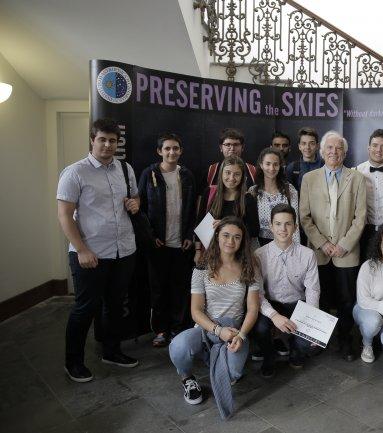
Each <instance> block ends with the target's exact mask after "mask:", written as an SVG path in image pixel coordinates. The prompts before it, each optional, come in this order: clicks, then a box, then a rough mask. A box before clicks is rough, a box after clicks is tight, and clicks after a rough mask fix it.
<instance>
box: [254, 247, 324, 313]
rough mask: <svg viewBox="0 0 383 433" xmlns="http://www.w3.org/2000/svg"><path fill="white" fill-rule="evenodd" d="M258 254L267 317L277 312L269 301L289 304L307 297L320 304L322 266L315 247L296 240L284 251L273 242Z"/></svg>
mask: <svg viewBox="0 0 383 433" xmlns="http://www.w3.org/2000/svg"><path fill="white" fill-rule="evenodd" d="M255 253H256V255H257V256H258V258H259V260H260V262H261V268H262V275H263V280H264V281H263V282H264V293H263V294H262V296H261V308H260V310H261V313H262V314H263V315H264V316H266V317H269V318H271V317H273V316H274V315H275V314H276V313H277V311H276V310H275V309H274V308H273V307H272V306H271V305H270V303H269V301H268V300H271V301H277V302H281V303H289V304H290V303H293V302H297V301H299V300H305V301H306V302H307V303H308V304H310V305H313V306H314V307H318V306H319V295H320V286H319V277H318V266H317V260H316V257H315V253H314V251H313V250H311V249H310V248H307V247H305V246H303V245H300V244H298V243H296V242H293V243H292V244H291V245H290V246H289V247H288V248H287V249H286V250H281V249H280V248H279V247H278V245H277V244H276V243H275V241H272V242H270V243H269V244H267V245H264V246H263V247H261V248H259V249H258V250H256V252H255Z"/></svg>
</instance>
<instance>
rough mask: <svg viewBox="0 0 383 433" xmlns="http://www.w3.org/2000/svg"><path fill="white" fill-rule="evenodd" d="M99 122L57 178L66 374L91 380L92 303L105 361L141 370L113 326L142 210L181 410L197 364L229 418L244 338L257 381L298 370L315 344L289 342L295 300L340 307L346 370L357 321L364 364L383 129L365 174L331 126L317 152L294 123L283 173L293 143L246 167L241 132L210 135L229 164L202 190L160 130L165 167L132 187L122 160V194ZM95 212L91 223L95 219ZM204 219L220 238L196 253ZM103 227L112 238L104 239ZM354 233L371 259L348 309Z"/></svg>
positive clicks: (194, 397) (377, 319) (371, 321)
mask: <svg viewBox="0 0 383 433" xmlns="http://www.w3.org/2000/svg"><path fill="white" fill-rule="evenodd" d="M97 122H98V123H97ZM97 122H95V124H94V125H93V129H92V132H91V146H92V149H91V152H90V154H89V155H88V157H87V158H85V159H84V160H81V161H79V162H78V163H75V164H73V165H71V166H69V167H67V168H66V169H65V170H64V171H63V173H62V174H61V176H60V181H59V187H58V194H57V198H58V202H59V219H60V223H61V226H62V228H63V230H64V233H65V234H66V236H67V237H68V239H69V241H70V243H71V246H70V251H71V252H70V264H71V268H72V274H73V279H74V288H75V295H76V303H75V306H74V308H73V310H72V312H71V315H70V317H69V320H68V326H67V338H66V365H65V368H66V372H67V374H68V376H69V377H70V378H71V379H72V380H75V381H78V382H85V381H88V380H91V379H92V378H93V376H92V374H91V372H90V371H89V370H88V369H87V368H86V367H85V364H84V346H85V339H86V334H87V332H88V329H89V327H90V324H91V321H92V317H93V315H94V312H95V309H96V305H97V304H99V303H100V302H101V301H102V302H103V305H104V314H103V317H104V322H105V323H104V325H105V326H104V338H103V348H104V355H103V361H104V362H107V363H111V364H116V365H120V366H124V367H134V366H136V365H137V364H138V362H137V360H135V359H133V358H131V357H129V356H127V355H125V354H123V353H122V352H121V350H120V347H119V342H120V341H119V338H118V326H119V317H120V316H119V314H120V313H121V311H120V306H119V302H121V299H122V297H123V294H124V293H125V291H126V286H127V284H128V281H129V279H130V275H131V272H132V267H133V266H134V256H135V243H134V235H133V236H132V226H131V223H130V218H129V213H130V214H135V213H137V212H138V209H139V208H140V209H141V210H142V211H143V212H145V213H146V214H147V216H148V219H149V222H150V225H151V227H152V229H153V233H154V236H155V244H156V248H154V249H152V250H151V251H150V252H149V253H148V254H147V260H148V267H149V283H150V288H151V308H152V317H151V325H152V329H153V331H154V333H155V337H154V339H153V346H154V347H162V346H165V345H167V344H169V342H170V346H169V352H170V357H171V359H172V361H173V363H174V365H175V367H176V369H177V372H178V374H179V375H180V377H181V380H182V384H183V387H184V398H185V400H186V401H187V402H188V403H191V404H197V403H200V402H201V401H202V392H201V387H200V385H199V384H198V382H197V380H196V378H195V377H194V376H193V373H192V365H193V360H194V358H196V357H200V358H202V359H203V360H205V361H206V363H208V364H209V365H210V377H211V381H212V389H213V393H214V396H215V398H216V401H217V404H218V407H219V410H220V413H221V416H222V417H223V418H227V417H228V416H230V415H231V414H232V412H233V400H232V394H231V386H232V385H233V384H234V383H235V382H236V381H238V380H239V379H240V378H241V377H242V374H243V368H244V364H245V361H246V359H247V357H248V351H249V337H250V338H253V339H254V341H255V343H256V345H257V352H258V353H257V354H256V356H255V358H256V359H259V360H261V359H262V360H263V362H262V366H261V374H262V375H263V376H264V377H266V378H267V377H272V376H273V375H274V373H275V360H276V356H277V353H283V354H286V355H289V363H290V365H291V366H292V367H293V368H295V369H299V368H302V366H303V364H304V361H305V357H306V355H308V354H310V352H311V351H312V350H314V348H313V346H312V345H311V344H310V343H308V342H307V341H306V340H303V339H302V338H300V337H296V336H294V335H293V334H292V332H293V331H294V330H295V329H296V325H295V324H294V323H293V322H292V321H291V320H290V319H289V317H290V316H291V313H292V311H293V310H294V308H295V305H296V303H297V302H298V300H304V301H306V302H307V303H308V304H310V305H313V306H315V307H321V308H322V309H325V310H326V311H330V310H331V311H332V309H333V308H334V307H335V308H336V309H337V313H338V316H339V326H338V327H339V332H338V335H339V343H340V347H341V350H342V352H341V353H342V356H343V357H344V359H346V360H348V361H351V360H353V359H354V354H353V351H352V341H351V329H352V325H353V320H352V315H353V316H354V318H355V321H356V323H357V324H358V325H359V327H360V330H361V333H362V337H363V346H364V347H363V351H362V356H361V357H362V359H363V360H364V361H366V362H372V361H373V360H374V354H373V350H372V340H373V338H374V336H375V335H377V334H379V333H381V330H382V326H383V318H382V313H383V307H382V306H381V305H383V284H382V283H383V263H382V251H383V239H382V233H383V230H382V226H381V224H382V222H383V221H382V217H383V213H382V211H383V130H377V131H375V132H374V133H373V134H372V136H371V138H370V142H369V144H368V152H369V163H368V167H367V173H365V172H364V171H366V167H364V166H362V165H361V167H359V166H358V170H350V169H347V168H346V167H344V166H343V161H344V158H345V155H346V152H347V141H346V140H345V139H344V137H342V136H341V135H339V134H338V133H336V132H334V131H330V132H328V133H327V134H325V135H324V137H323V138H322V141H321V145H320V146H319V140H318V134H317V133H316V131H315V130H313V129H312V128H302V129H301V130H300V131H299V133H298V146H299V150H300V152H301V154H302V156H301V158H300V160H299V161H295V162H291V163H290V164H287V157H288V150H289V148H290V140H289V138H288V137H287V136H286V135H285V134H282V133H276V134H274V136H273V138H272V142H271V146H270V147H266V148H265V149H263V150H262V151H261V153H260V155H259V158H258V161H257V165H256V167H254V165H252V164H249V163H246V162H244V161H243V160H242V159H241V156H242V151H243V149H244V137H243V135H242V133H241V132H240V131H238V130H235V129H225V130H223V131H222V134H221V136H220V140H219V145H220V150H221V152H222V154H223V157H224V158H223V160H222V161H221V162H219V163H215V164H212V165H211V166H210V167H209V168H208V170H207V172H206V174H205V175H204V177H203V179H202V182H201V185H199V186H198V188H197V186H196V182H195V179H194V176H193V174H192V173H191V171H190V170H188V169H187V168H186V167H184V166H183V165H180V164H179V160H180V157H181V155H182V152H183V146H182V142H181V139H180V138H179V137H178V136H177V135H176V134H165V135H162V136H161V137H160V138H159V140H158V142H157V148H156V150H157V153H158V155H159V157H160V160H159V162H157V163H154V164H152V165H150V166H149V167H147V168H146V169H145V170H144V171H143V172H142V174H141V177H140V180H139V183H138V188H137V186H136V182H135V178H134V172H133V169H132V167H131V166H130V165H129V164H127V166H128V173H129V179H130V185H129V188H130V194H126V181H125V180H124V176H123V172H122V170H121V164H117V160H116V159H115V158H114V157H113V155H114V152H115V150H116V148H117V141H118V139H119V130H118V126H117V125H116V124H115V123H114V122H113V121H109V120H106V119H101V120H98V121H97ZM319 147H320V155H321V156H322V157H323V159H322V158H321V157H320V156H319V152H318V151H319ZM365 165H366V164H365ZM370 167H373V168H374V169H373V170H372V169H370ZM363 170H364V171H363ZM366 182H367V199H366ZM98 196H100V199H99V200H98V201H97V197H98ZM127 196H128V197H131V198H129V199H127V198H126V197H127ZM299 198H300V199H299ZM366 200H367V202H366ZM299 202H300V206H299ZM108 207H110V209H109V208H108ZM100 209H101V211H100ZM121 209H123V210H127V211H128V212H121ZM96 210H97V216H98V219H97V216H96V218H95V217H94V216H92V215H91V213H92V211H93V212H94V211H96ZM207 212H210V213H211V214H212V216H213V218H214V220H215V221H214V225H213V228H214V230H215V231H214V236H213V238H212V241H211V243H210V245H209V247H208V248H207V249H206V250H204V248H203V246H202V244H201V242H200V241H199V239H198V238H196V237H195V235H194V234H193V232H194V228H195V226H196V225H197V224H198V223H199V222H200V221H201V220H202V219H203V218H204V216H205V215H206V213H207ZM366 215H367V225H366V226H365V223H366ZM299 217H300V220H301V226H300V224H299ZM95 220H96V221H95ZM379 226H380V227H379ZM104 231H105V232H108V231H109V232H110V233H107V235H106V236H104ZM362 233H363V236H364V237H365V239H366V241H363V245H365V244H367V240H368V241H370V240H371V238H372V235H374V236H375V237H374V240H373V241H372V242H370V243H371V246H372V249H371V252H370V253H369V254H370V255H369V256H367V255H366V254H367V253H366V252H365V251H366V250H365V249H364V250H363V256H364V259H366V258H369V260H368V261H367V262H366V263H364V264H363V265H362V267H361V269H360V272H359V276H358V283H357V285H358V287H357V303H356V304H355V297H356V295H355V294H356V290H355V285H356V279H357V278H356V277H357V273H358V271H359V264H360V263H359V240H360V237H361V236H362ZM121 234H123V235H124V238H125V239H124V240H122V239H121ZM127 234H128V235H129V236H128V238H127V236H126V235H127ZM100 235H102V236H101V237H103V238H102V239H100ZM109 238H110V241H108V239H109ZM301 241H302V243H305V244H306V242H307V245H308V246H304V245H302V243H301ZM124 243H125V244H124ZM193 253H194V260H193ZM193 261H194V265H195V267H194V269H193ZM127 262H128V264H127ZM318 265H319V267H318ZM102 267H103V268H105V269H104V270H100V268H102ZM97 268H99V269H97ZM318 269H319V272H318ZM112 274H114V277H113V279H112ZM116 275H118V277H116ZM333 282H335V283H336V284H333ZM95 286H96V288H97V290H94V287H95ZM111 286H113V288H112V287H111ZM92 290H93V292H92ZM112 294H114V295H115V296H114V295H113V296H112ZM190 294H191V310H190ZM190 314H191V318H192V321H191V320H190V319H191V318H190ZM193 324H195V325H194V327H192V325H193ZM79 329H80V331H81V333H80V334H81V338H80V337H79V336H78V330H79ZM276 330H277V332H276ZM278 333H281V334H282V335H288V343H289V344H288V345H289V347H283V345H282V347H280V346H281V341H280V340H278V339H275V337H276V336H278V335H276V334H278Z"/></svg>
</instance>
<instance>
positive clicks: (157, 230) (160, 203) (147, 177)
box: [138, 163, 196, 242]
mask: <svg viewBox="0 0 383 433" xmlns="http://www.w3.org/2000/svg"><path fill="white" fill-rule="evenodd" d="M179 174H180V180H181V187H182V217H181V238H182V242H183V241H184V240H185V239H189V240H192V239H193V231H194V223H195V212H196V186H195V180H194V176H193V173H192V172H191V171H190V170H189V169H187V168H186V167H184V166H181V169H180V172H179ZM138 193H139V195H140V199H141V209H142V210H143V211H144V212H145V213H146V214H147V215H148V218H149V221H150V224H151V226H152V228H153V230H154V235H155V237H156V238H158V239H160V240H161V241H163V242H165V237H166V183H165V179H164V177H163V176H162V173H161V170H160V164H159V163H155V164H152V165H150V166H149V167H147V168H145V170H144V171H143V172H142V174H141V177H140V181H139V184H138Z"/></svg>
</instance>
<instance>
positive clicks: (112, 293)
mask: <svg viewBox="0 0 383 433" xmlns="http://www.w3.org/2000/svg"><path fill="white" fill-rule="evenodd" d="M69 264H70V268H71V271H72V277H73V285H74V290H75V305H74V306H73V308H72V311H71V313H70V315H69V319H68V323H67V328H66V352H65V357H66V364H67V365H70V364H75V363H83V362H84V348H85V341H86V337H87V335H88V331H89V328H90V325H91V323H92V320H93V318H94V316H95V314H96V313H97V311H98V309H99V308H100V305H101V303H102V304H103V315H102V317H103V353H104V355H105V356H108V355H111V354H113V353H116V352H119V351H120V342H121V321H122V312H123V310H122V303H123V299H124V296H125V294H126V292H127V290H128V287H129V283H130V279H131V276H132V273H133V269H134V264H135V254H132V255H130V256H126V257H123V258H116V259H99V260H98V265H97V267H96V268H93V269H84V268H82V267H81V266H80V264H79V262H78V258H77V253H74V252H70V253H69Z"/></svg>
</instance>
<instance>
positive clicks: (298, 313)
mask: <svg viewBox="0 0 383 433" xmlns="http://www.w3.org/2000/svg"><path fill="white" fill-rule="evenodd" d="M290 320H291V321H292V322H294V323H295V324H296V325H297V330H296V331H295V332H293V334H295V335H298V337H302V338H304V339H305V340H308V341H311V342H312V343H315V344H317V345H318V346H321V347H326V346H327V343H328V341H329V339H330V337H331V334H332V333H333V331H334V328H335V325H336V322H337V321H338V318H337V317H334V316H332V315H331V314H328V313H325V312H324V311H322V310H320V309H319V308H315V307H313V306H312V305H309V304H306V302H303V301H298V303H297V306H296V307H295V309H294V311H293V314H292V315H291V317H290Z"/></svg>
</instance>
